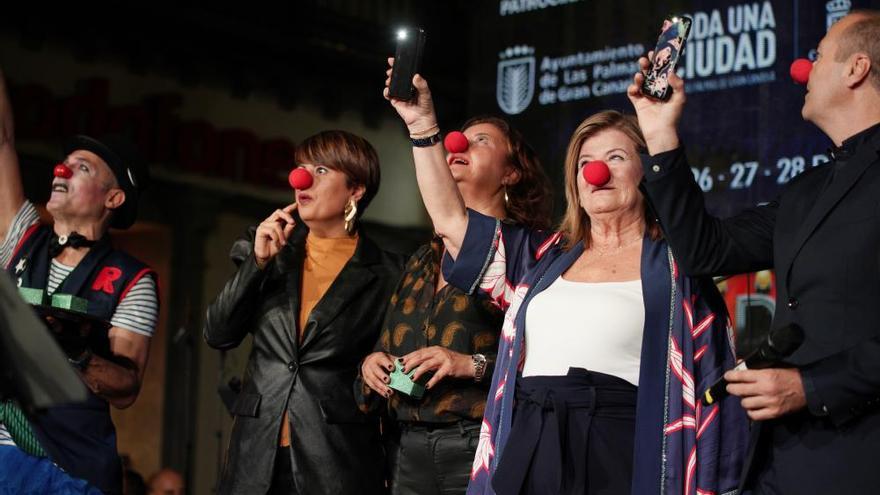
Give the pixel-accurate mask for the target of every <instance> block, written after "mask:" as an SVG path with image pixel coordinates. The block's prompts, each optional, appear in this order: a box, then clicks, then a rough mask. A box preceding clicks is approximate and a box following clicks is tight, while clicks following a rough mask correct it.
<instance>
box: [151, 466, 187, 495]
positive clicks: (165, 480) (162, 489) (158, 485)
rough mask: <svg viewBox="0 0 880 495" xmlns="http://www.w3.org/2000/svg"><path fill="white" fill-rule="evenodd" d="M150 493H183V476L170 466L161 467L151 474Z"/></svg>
mask: <svg viewBox="0 0 880 495" xmlns="http://www.w3.org/2000/svg"><path fill="white" fill-rule="evenodd" d="M148 485H149V492H148V493H149V494H150V495H183V487H184V483H183V476H181V475H180V473H178V472H177V471H175V470H173V469H169V468H165V469H161V470H159V471H158V472H156V473H155V474H153V476H150V481H149V483H148Z"/></svg>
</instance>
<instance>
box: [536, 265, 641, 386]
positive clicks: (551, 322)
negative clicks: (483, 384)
mask: <svg viewBox="0 0 880 495" xmlns="http://www.w3.org/2000/svg"><path fill="white" fill-rule="evenodd" d="M644 327H645V304H644V299H643V297H642V281H641V280H630V281H627V282H600V283H594V282H570V281H568V280H565V279H563V278H562V277H559V278H557V279H556V281H555V282H553V284H551V285H550V287H548V288H547V289H546V290H544V291H543V292H541V293H540V294H538V295H536V296H535V297H534V298H533V299H532V301H531V302H530V303H529V306H528V309H527V310H526V360H525V364H524V366H523V372H522V374H523V376H535V375H551V376H559V375H567V374H568V368H569V367H574V368H584V369H587V370H590V371H598V372H600V373H605V374H608V375H613V376H616V377H619V378H622V379H624V380H626V381H628V382H630V383H632V384H633V385H636V386H638V384H639V365H640V363H641V355H642V333H643V331H644Z"/></svg>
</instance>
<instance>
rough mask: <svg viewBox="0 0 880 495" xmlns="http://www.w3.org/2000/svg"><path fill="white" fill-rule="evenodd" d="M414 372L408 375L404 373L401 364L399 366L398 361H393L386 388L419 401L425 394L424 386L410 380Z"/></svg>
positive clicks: (413, 370)
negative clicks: (392, 368)
mask: <svg viewBox="0 0 880 495" xmlns="http://www.w3.org/2000/svg"><path fill="white" fill-rule="evenodd" d="M415 371H416V370H415V369H412V370H410V372H409V373H404V372H403V364H401V362H400V360H399V359H395V360H394V371H392V372H391V375H389V378H391V380H390V382H389V383H388V386H389V387H391V388H393V389H394V390H397V391H398V392H401V393H404V394H406V395H409V396H410V397H413V398H415V399H421V398H422V395H424V394H425V386H424V385H422V384H421V383H417V382H414V381H413V380H412V375H413V373H415Z"/></svg>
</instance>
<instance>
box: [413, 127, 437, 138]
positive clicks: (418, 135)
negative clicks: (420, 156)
mask: <svg viewBox="0 0 880 495" xmlns="http://www.w3.org/2000/svg"><path fill="white" fill-rule="evenodd" d="M438 132H440V126H439V125H437V124H432V125H430V126H428V128H426V129H423V130H421V131H416V132H410V133H409V137H410V139H424V138H426V137H430V136H433V135H434V134H436V133H438Z"/></svg>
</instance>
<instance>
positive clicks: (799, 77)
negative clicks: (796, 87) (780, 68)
mask: <svg viewBox="0 0 880 495" xmlns="http://www.w3.org/2000/svg"><path fill="white" fill-rule="evenodd" d="M812 69H813V62H810V61H809V60H807V59H805V58H799V59H797V60H795V61H794V62H792V63H791V67H790V68H789V74H791V78H792V79H793V80H794V82H796V83H798V84H801V85H803V84H807V82H808V81H809V80H810V71H811V70H812Z"/></svg>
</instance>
